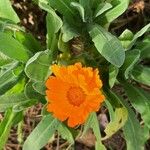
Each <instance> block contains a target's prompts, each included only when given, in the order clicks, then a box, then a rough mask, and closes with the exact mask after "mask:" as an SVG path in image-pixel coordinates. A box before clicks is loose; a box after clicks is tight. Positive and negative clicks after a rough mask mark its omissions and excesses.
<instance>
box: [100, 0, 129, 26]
mask: <svg viewBox="0 0 150 150" xmlns="http://www.w3.org/2000/svg"><path fill="white" fill-rule="evenodd" d="M112 5H113V8H112V9H110V10H108V11H107V12H106V13H104V14H103V15H101V16H100V17H99V18H98V20H99V22H100V24H103V25H104V24H106V23H111V22H112V21H113V20H115V19H116V18H117V17H119V16H120V15H121V14H123V13H124V12H125V10H126V9H127V8H128V5H129V0H113V1H112Z"/></svg>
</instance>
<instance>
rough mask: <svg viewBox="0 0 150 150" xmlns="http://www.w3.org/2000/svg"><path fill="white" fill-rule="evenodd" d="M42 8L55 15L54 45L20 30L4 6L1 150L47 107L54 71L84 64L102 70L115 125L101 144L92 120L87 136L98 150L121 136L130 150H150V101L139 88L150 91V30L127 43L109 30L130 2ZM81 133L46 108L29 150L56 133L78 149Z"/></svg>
mask: <svg viewBox="0 0 150 150" xmlns="http://www.w3.org/2000/svg"><path fill="white" fill-rule="evenodd" d="M34 3H36V4H37V5H38V6H39V7H40V8H41V9H43V10H44V11H46V13H47V16H46V27H47V35H46V37H47V40H46V46H41V44H40V43H39V41H37V40H36V39H35V38H34V36H33V35H32V34H31V33H27V32H26V31H25V29H24V28H23V27H21V26H20V25H19V22H20V21H19V18H18V16H17V14H16V13H15V11H14V10H13V8H12V6H11V3H10V1H9V0H1V1H0V112H5V115H4V118H3V120H2V121H1V122H0V149H3V147H4V145H5V143H6V141H7V138H8V136H9V133H10V129H11V127H12V126H14V125H18V128H20V123H22V121H23V117H24V116H23V114H24V113H23V112H24V111H25V110H26V109H27V108H29V107H31V106H33V105H35V104H37V103H42V104H43V106H44V105H45V104H46V98H45V81H46V79H47V77H48V76H49V75H50V74H51V72H50V71H49V67H50V65H51V64H52V63H55V62H56V63H58V64H66V65H67V64H73V63H74V62H77V61H80V62H82V63H83V64H84V65H86V66H92V67H97V68H99V69H100V71H101V74H102V79H103V85H104V86H103V92H104V93H105V96H106V99H107V100H106V102H105V104H104V106H105V107H106V108H107V109H108V112H109V118H110V122H109V123H108V124H107V126H106V128H105V130H104V132H105V133H106V135H105V136H104V137H101V133H100V128H99V122H98V120H97V116H96V114H95V113H92V114H91V115H90V116H89V118H88V120H87V121H86V123H85V124H84V128H83V133H82V135H84V134H85V133H86V131H87V130H88V129H89V128H92V129H93V133H94V135H95V137H96V143H95V149H96V150H99V149H101V150H102V149H106V148H105V146H104V145H103V144H102V140H106V139H108V138H110V137H111V136H112V135H113V134H115V133H116V132H117V131H118V130H120V129H121V130H122V131H123V134H124V138H125V140H126V147H127V149H128V150H141V149H143V147H144V144H145V142H146V141H147V139H148V138H149V130H150V119H149V114H150V101H149V97H150V96H149V93H148V92H146V91H145V90H143V89H141V88H140V86H138V84H139V83H140V84H142V85H146V86H150V80H149V75H150V69H149V67H148V66H146V65H145V64H143V63H141V62H143V61H144V60H145V59H149V48H150V44H149V43H150V38H149V36H146V35H145V36H143V35H144V33H146V32H149V28H150V24H148V25H146V26H145V27H143V28H142V29H141V30H140V31H139V32H138V33H136V34H133V33H132V32H131V31H129V30H125V31H124V32H123V33H122V34H121V35H120V36H119V37H116V36H115V35H113V34H111V33H110V32H109V31H108V28H109V25H110V24H111V22H112V21H113V20H115V19H116V18H117V17H119V16H120V15H121V14H122V13H124V12H125V10H126V9H127V8H128V4H129V0H111V1H109V0H107V1H104V0H63V1H62V0H34ZM3 6H6V7H3ZM4 8H5V9H4ZM12 14H13V15H12ZM12 16H13V17H12ZM141 37H142V38H141ZM143 37H144V38H143ZM137 83H138V84H137ZM114 85H115V86H116V85H119V86H121V87H122V88H123V90H124V91H125V94H126V96H127V97H128V99H124V98H123V97H122V95H121V96H120V95H118V94H116V93H115V92H114V90H112V88H113V87H114ZM130 106H132V107H133V108H134V110H135V111H133V109H132V108H131V107H130ZM135 112H136V113H135ZM137 114H139V115H140V116H141V117H140V119H138V118H137ZM79 130H80V128H79V129H77V130H73V129H70V128H68V127H67V126H66V125H65V123H62V122H60V121H58V120H57V119H56V118H53V117H52V115H51V114H48V113H47V112H46V110H45V107H43V111H42V120H41V122H40V123H39V124H38V125H37V127H36V128H35V129H34V130H33V131H32V133H31V134H30V135H29V136H28V138H27V140H26V141H25V142H23V149H24V150H30V149H34V150H39V149H41V148H42V147H43V146H44V145H46V144H47V143H48V141H49V140H50V139H51V137H52V136H53V134H54V133H55V132H56V131H58V133H59V135H61V137H62V138H64V139H66V140H67V141H68V143H70V145H69V147H70V146H72V147H73V145H74V142H75V139H76V137H77V135H78V136H79V133H80V132H79Z"/></svg>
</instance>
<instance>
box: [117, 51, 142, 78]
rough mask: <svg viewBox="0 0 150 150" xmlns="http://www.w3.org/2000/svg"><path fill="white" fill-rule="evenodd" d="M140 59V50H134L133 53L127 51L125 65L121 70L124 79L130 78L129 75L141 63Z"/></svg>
mask: <svg viewBox="0 0 150 150" xmlns="http://www.w3.org/2000/svg"><path fill="white" fill-rule="evenodd" d="M139 58H140V51H139V50H136V49H134V50H132V51H126V59H125V62H124V64H123V65H122V66H121V68H120V70H119V71H120V72H119V73H120V74H121V75H122V77H124V76H125V78H126V79H128V78H129V75H130V74H131V72H132V69H133V67H134V65H135V64H136V63H137V62H138V61H139Z"/></svg>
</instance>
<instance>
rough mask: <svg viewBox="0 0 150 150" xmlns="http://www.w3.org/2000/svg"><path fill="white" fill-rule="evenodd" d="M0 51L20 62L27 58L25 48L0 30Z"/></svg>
mask: <svg viewBox="0 0 150 150" xmlns="http://www.w3.org/2000/svg"><path fill="white" fill-rule="evenodd" d="M8 41H9V42H8ZM0 52H2V53H3V54H5V55H6V56H8V57H10V58H12V59H15V60H18V61H21V62H26V61H27V60H28V59H29V54H28V51H27V49H26V48H25V47H24V46H23V45H22V44H20V43H19V42H18V41H17V40H15V39H14V38H12V37H11V36H9V35H7V34H6V33H2V32H0Z"/></svg>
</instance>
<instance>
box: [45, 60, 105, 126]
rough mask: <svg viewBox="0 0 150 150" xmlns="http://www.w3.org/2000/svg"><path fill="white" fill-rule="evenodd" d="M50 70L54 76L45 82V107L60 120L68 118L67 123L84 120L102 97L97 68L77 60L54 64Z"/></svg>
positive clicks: (70, 124) (72, 124) (69, 124)
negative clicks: (84, 65) (83, 64)
mask: <svg viewBox="0 0 150 150" xmlns="http://www.w3.org/2000/svg"><path fill="white" fill-rule="evenodd" d="M51 70H52V72H53V73H54V75H55V76H50V77H49V79H48V80H47V82H46V87H47V88H48V89H47V90H46V95H47V98H48V105H47V111H48V112H52V113H53V115H54V117H56V118H58V119H59V120H61V121H65V120H67V119H68V126H70V127H74V126H76V125H80V124H83V123H84V122H85V121H86V119H87V117H88V115H89V113H91V112H94V111H98V110H99V106H100V104H101V103H102V102H103V101H104V99H105V97H104V95H102V93H101V91H100V89H101V88H102V82H101V80H100V78H99V75H98V73H99V72H98V69H95V70H93V69H92V68H91V67H82V65H81V63H76V64H75V65H70V66H67V67H66V66H58V65H53V66H52V67H51Z"/></svg>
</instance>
